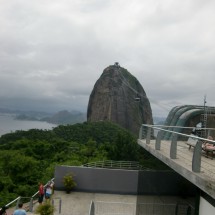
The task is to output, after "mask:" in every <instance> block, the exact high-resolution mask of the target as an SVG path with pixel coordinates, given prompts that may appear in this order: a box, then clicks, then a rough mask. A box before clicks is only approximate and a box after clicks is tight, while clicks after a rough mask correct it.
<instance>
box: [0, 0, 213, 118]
mask: <svg viewBox="0 0 215 215" xmlns="http://www.w3.org/2000/svg"><path fill="white" fill-rule="evenodd" d="M214 7H215V3H214V1H209V0H208V1H204V2H203V1H200V0H190V1H179V0H176V1H171V0H167V1H159V0H153V1H147V0H135V1H129V0H83V1H79V0H74V1H68V0H62V1H57V0H52V1H51V0H47V1H42V0H38V1H27V0H18V1H6V0H3V3H2V4H1V8H0V13H1V17H0V24H1V26H2V27H1V29H2V30H1V32H0V45H1V50H0V105H2V106H8V107H16V106H17V107H19V108H25V109H27V108H29V109H31V108H38V109H40V110H42V109H43V108H44V109H46V110H47V109H49V108H50V110H56V111H57V110H60V109H69V110H71V109H81V110H86V109H87V103H88V99H89V95H90V93H91V90H92V89H93V86H94V84H95V82H96V81H97V79H98V78H99V77H100V75H101V73H102V71H103V70H104V69H105V68H106V67H107V66H109V65H111V64H114V62H116V61H118V62H119V63H120V65H121V66H122V67H124V68H126V69H127V70H128V71H130V72H131V73H132V74H133V75H134V76H135V77H136V78H137V79H138V80H139V81H140V83H141V84H142V86H143V88H144V89H145V91H146V93H147V96H148V97H149V100H150V102H151V105H152V109H153V114H154V115H160V114H161V115H167V113H168V111H169V110H170V109H171V108H172V107H173V106H175V105H179V104H198V105H201V104H202V103H203V97H204V95H205V94H207V99H208V103H207V104H208V105H211V106H212V105H215V103H214V100H213V98H214V96H213V92H214V83H213V80H214V79H215V74H214V67H215V63H214V58H215V43H214V34H215V25H214V19H215V15H214ZM205 83H207V84H205Z"/></svg>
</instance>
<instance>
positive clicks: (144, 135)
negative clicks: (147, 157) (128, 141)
mask: <svg viewBox="0 0 215 215" xmlns="http://www.w3.org/2000/svg"><path fill="white" fill-rule="evenodd" d="M166 128H183V129H193V127H180V126H164V125H147V124H142V126H141V128H140V132H139V139H146V144H150V141H151V139H155V150H160V148H161V141H162V138H163V136H164V133H165V132H169V133H172V135H173V136H172V139H171V145H170V158H171V159H176V155H177V141H178V137H179V136H180V137H184V139H188V138H190V137H191V138H193V139H197V140H198V141H197V143H196V145H195V147H194V151H193V157H192V171H193V172H200V168H201V158H202V143H203V142H205V141H207V142H210V143H213V144H215V141H214V140H209V139H205V138H202V137H198V136H193V135H192V134H191V135H188V134H184V133H180V132H176V131H172V130H167V129H166ZM203 129H206V130H215V129H214V128H203ZM155 130H157V131H158V133H157V136H156V137H154V135H152V134H154V131H155Z"/></svg>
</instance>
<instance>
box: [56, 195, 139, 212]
mask: <svg viewBox="0 0 215 215" xmlns="http://www.w3.org/2000/svg"><path fill="white" fill-rule="evenodd" d="M59 198H60V199H61V201H62V208H61V214H62V215H71V214H72V215H89V209H90V204H91V202H92V201H94V202H120V203H121V202H122V203H129V204H131V203H132V204H133V205H136V201H137V197H136V196H134V195H117V194H101V193H85V192H71V193H70V194H67V193H66V192H65V191H55V192H54V195H53V196H52V199H53V200H54V206H55V208H56V211H55V214H59Z"/></svg>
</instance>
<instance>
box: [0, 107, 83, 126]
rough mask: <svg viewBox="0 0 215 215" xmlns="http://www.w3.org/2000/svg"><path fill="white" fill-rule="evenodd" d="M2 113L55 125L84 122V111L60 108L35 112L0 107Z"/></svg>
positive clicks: (18, 118)
mask: <svg viewBox="0 0 215 215" xmlns="http://www.w3.org/2000/svg"><path fill="white" fill-rule="evenodd" d="M0 113H2V114H13V115H15V119H16V120H30V121H45V122H48V123H52V124H57V125H67V124H69V125H72V124H75V123H82V122H85V121H86V119H87V117H86V113H82V112H80V111H75V110H73V111H67V110H62V111H59V112H57V113H47V112H39V111H38V112H37V111H20V110H11V109H6V108H0Z"/></svg>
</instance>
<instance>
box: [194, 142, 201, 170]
mask: <svg viewBox="0 0 215 215" xmlns="http://www.w3.org/2000/svg"><path fill="white" fill-rule="evenodd" d="M201 154H202V142H201V141H197V143H196V146H195V147H194V151H193V160H192V171H193V172H200V169H201V156H202V155H201Z"/></svg>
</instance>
